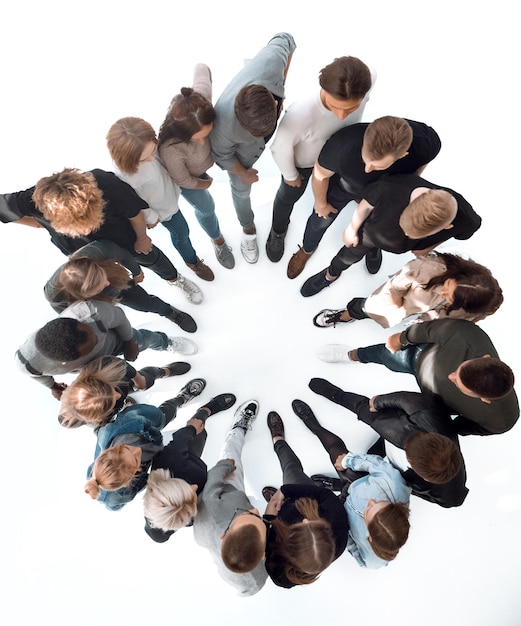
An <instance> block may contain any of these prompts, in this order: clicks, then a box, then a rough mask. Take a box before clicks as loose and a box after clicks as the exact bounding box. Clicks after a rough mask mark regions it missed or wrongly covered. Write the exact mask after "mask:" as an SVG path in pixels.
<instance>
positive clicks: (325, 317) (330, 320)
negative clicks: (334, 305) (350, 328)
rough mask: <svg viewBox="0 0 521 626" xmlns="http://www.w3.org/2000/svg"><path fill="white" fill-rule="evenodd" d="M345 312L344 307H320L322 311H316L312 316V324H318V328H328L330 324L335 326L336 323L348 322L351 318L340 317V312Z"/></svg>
mask: <svg viewBox="0 0 521 626" xmlns="http://www.w3.org/2000/svg"><path fill="white" fill-rule="evenodd" d="M345 312H346V309H336V310H335V309H322V311H320V312H319V313H317V314H316V315H315V317H314V318H313V324H314V325H315V326H318V328H329V327H330V326H333V327H335V326H336V325H337V324H348V323H349V322H352V321H353V320H352V319H351V320H343V319H341V317H342V313H345Z"/></svg>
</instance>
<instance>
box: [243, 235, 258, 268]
mask: <svg viewBox="0 0 521 626" xmlns="http://www.w3.org/2000/svg"><path fill="white" fill-rule="evenodd" d="M241 253H242V256H243V257H244V260H245V261H247V262H248V263H257V261H258V260H259V247H258V246H257V235H247V234H246V233H244V234H243V236H242V241H241Z"/></svg>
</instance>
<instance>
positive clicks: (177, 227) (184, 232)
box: [161, 211, 197, 264]
mask: <svg viewBox="0 0 521 626" xmlns="http://www.w3.org/2000/svg"><path fill="white" fill-rule="evenodd" d="M161 224H162V225H163V226H164V227H165V228H166V229H167V230H168V232H169V233H170V239H171V240H172V244H173V246H174V248H175V249H176V250H177V251H178V252H179V254H180V255H181V258H182V259H183V261H184V262H185V263H192V264H193V263H197V254H196V253H195V250H194V247H193V246H192V242H191V241H190V229H189V228H188V224H187V222H186V220H185V216H184V215H183V214H182V213H181V211H177V213H174V214H173V215H172V217H171V218H170V219H169V220H168V221H166V222H161Z"/></svg>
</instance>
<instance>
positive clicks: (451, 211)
mask: <svg viewBox="0 0 521 626" xmlns="http://www.w3.org/2000/svg"><path fill="white" fill-rule="evenodd" d="M457 211H458V203H457V201H456V198H455V197H454V196H453V195H451V194H450V193H449V192H448V191H445V190H444V189H429V190H428V191H426V192H425V193H422V194H421V195H419V196H418V197H417V198H415V199H414V200H413V201H412V202H411V203H409V205H408V206H407V207H405V209H404V211H403V212H402V214H401V216H400V228H401V229H402V230H403V232H404V233H405V234H406V235H407V237H409V238H410V239H421V238H422V237H428V236H429V235H434V234H435V233H438V232H440V231H441V230H443V229H444V228H446V227H447V226H448V225H449V224H450V223H451V222H452V220H453V219H454V218H455V217H456V213H457Z"/></svg>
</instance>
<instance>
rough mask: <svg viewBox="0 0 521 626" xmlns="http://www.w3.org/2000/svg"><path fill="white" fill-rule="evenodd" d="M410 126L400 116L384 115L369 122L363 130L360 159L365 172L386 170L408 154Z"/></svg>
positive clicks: (410, 141) (410, 138)
mask: <svg viewBox="0 0 521 626" xmlns="http://www.w3.org/2000/svg"><path fill="white" fill-rule="evenodd" d="M412 138H413V134H412V128H411V126H410V124H409V123H408V122H406V121H405V120H404V119H402V118H401V117H392V116H391V115H386V116H384V117H380V118H378V119H376V120H374V122H371V123H370V124H369V125H368V127H367V128H366V130H365V133H364V140H363V143H362V159H363V161H364V164H365V171H366V172H367V173H369V172H372V171H382V170H386V169H388V168H389V167H391V165H392V164H393V163H395V162H396V161H398V159H401V158H403V157H405V156H407V154H408V152H407V151H408V150H409V148H410V146H411V143H412Z"/></svg>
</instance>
